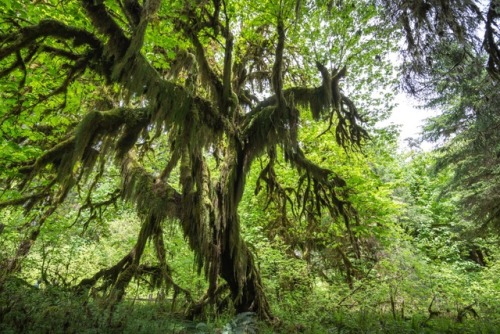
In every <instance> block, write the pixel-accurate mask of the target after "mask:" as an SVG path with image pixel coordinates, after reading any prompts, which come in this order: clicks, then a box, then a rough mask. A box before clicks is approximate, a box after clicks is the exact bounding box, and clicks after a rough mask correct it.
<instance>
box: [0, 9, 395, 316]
mask: <svg viewBox="0 0 500 334" xmlns="http://www.w3.org/2000/svg"><path fill="white" fill-rule="evenodd" d="M306 10H307V11H308V15H307V17H306V16H305V15H304V14H303V12H305V11H306ZM375 14H376V10H375V8H374V7H373V5H371V4H370V3H369V2H368V3H362V4H357V2H356V5H355V3H354V2H348V1H346V2H343V3H339V4H337V5H336V4H334V3H333V2H328V3H323V2H321V1H318V2H301V1H279V2H271V3H262V4H261V3H251V4H249V3H246V2H237V1H231V2H229V1H219V0H214V1H212V2H210V1H204V2H197V1H173V2H165V1H163V2H162V1H159V0H146V1H144V2H143V3H140V2H138V1H136V0H124V1H92V0H81V1H73V2H69V3H65V4H63V3H59V2H52V1H42V2H40V3H38V4H36V5H35V4H31V3H30V2H27V1H20V2H11V1H7V2H6V11H5V14H2V22H3V23H2V25H1V34H0V43H1V44H0V62H1V65H2V68H1V70H0V78H1V82H0V85H1V86H2V91H3V93H2V99H1V103H2V107H1V110H2V114H1V115H0V117H1V123H0V124H1V131H2V132H1V139H2V142H1V143H0V144H1V145H2V147H3V148H5V150H2V152H5V153H2V154H3V155H4V156H3V158H4V159H3V160H2V163H1V165H0V173H1V177H2V179H1V182H2V184H3V185H4V186H5V188H6V191H5V192H4V193H3V198H2V200H3V201H2V202H0V208H5V207H8V206H23V207H24V208H25V209H26V211H27V213H26V222H27V223H26V225H25V226H24V229H23V230H24V231H27V232H26V233H27V236H26V238H25V239H24V240H23V241H22V242H21V243H20V245H19V247H18V249H17V251H16V254H15V255H14V256H13V257H11V258H9V259H5V261H4V264H3V265H2V266H3V268H4V269H3V272H4V274H6V275H9V274H11V273H14V272H16V271H17V270H19V266H20V261H21V260H22V258H23V257H25V256H26V255H27V254H28V252H29V250H30V248H31V246H32V244H33V243H34V242H35V241H36V239H37V237H38V235H39V234H40V233H41V229H42V226H43V225H44V223H45V222H46V221H47V219H48V218H49V217H50V216H51V215H52V214H53V213H54V212H55V211H56V210H57V209H58V207H59V206H61V205H62V204H63V203H64V202H65V200H67V198H68V196H70V194H72V192H73V193H74V192H77V193H78V195H79V196H80V198H81V204H80V207H79V210H80V211H86V210H87V211H88V212H89V216H90V217H92V216H94V215H95V214H96V212H98V211H99V210H100V209H101V208H103V207H106V206H108V205H112V204H113V203H115V202H116V201H118V200H120V199H121V200H124V201H126V202H129V203H131V204H133V205H134V206H135V208H136V211H137V212H138V214H139V215H140V217H141V218H142V221H143V222H142V227H141V230H140V233H139V235H138V237H137V242H136V244H135V246H134V247H133V248H132V250H131V251H130V252H129V253H128V254H126V255H125V256H124V257H123V258H122V260H121V261H119V262H118V263H116V264H115V265H114V266H112V267H110V268H105V269H102V270H100V271H99V272H97V273H96V274H95V275H93V276H92V277H90V278H87V279H84V280H82V281H81V282H80V283H79V285H78V287H79V288H80V289H86V288H90V287H91V286H96V285H98V284H99V282H100V286H99V287H98V290H99V291H102V292H106V293H108V296H109V297H110V301H111V302H114V301H119V300H121V299H122V297H123V294H124V292H125V288H126V287H127V285H128V283H129V282H130V280H131V279H132V277H133V276H134V275H136V274H139V273H141V272H143V269H144V267H142V266H141V263H140V260H141V255H142V254H143V251H144V248H145V245H146V243H147V241H148V240H151V241H152V242H153V244H154V247H155V250H156V255H157V260H158V263H159V265H158V268H157V269H158V270H159V272H161V274H162V275H161V276H162V279H163V280H164V283H166V284H170V285H173V286H174V290H175V291H176V292H185V293H186V294H187V295H188V293H187V292H186V291H184V290H183V289H182V288H181V287H179V286H177V285H176V284H175V282H173V280H172V278H171V276H170V271H171V268H170V267H169V265H168V263H167V261H166V258H165V255H164V253H165V246H164V240H163V227H164V224H165V223H166V222H170V221H177V222H179V224H180V225H181V226H182V229H183V232H184V235H185V237H186V239H187V240H188V242H189V245H190V247H191V248H192V249H193V251H194V253H195V256H196V259H197V264H198V267H199V270H200V271H201V270H203V271H204V273H205V275H206V277H207V279H208V282H209V288H208V292H207V297H206V299H204V300H203V301H202V302H200V304H198V305H196V306H195V307H193V309H195V310H196V309H199V307H201V306H202V305H203V304H204V303H205V302H207V301H208V302H211V303H216V302H217V301H218V300H219V297H220V296H221V294H222V293H223V292H224V291H226V290H229V294H230V296H231V299H232V302H233V303H234V306H235V308H236V311H238V312H242V311H249V310H251V311H255V312H257V313H258V314H259V315H260V316H262V317H264V318H270V317H271V313H270V309H269V305H268V302H267V299H266V296H265V294H264V292H263V288H262V284H261V279H260V275H259V271H258V268H257V267H256V265H255V262H254V258H253V256H252V253H251V252H250V250H249V249H248V247H247V245H246V243H245V242H244V240H243V239H242V237H241V234H240V216H239V214H238V207H239V204H240V201H241V198H242V194H243V190H244V188H245V179H246V176H247V174H248V172H249V170H250V168H251V166H252V163H253V162H254V161H255V159H256V158H257V157H261V156H267V165H266V166H264V168H263V169H262V171H261V172H260V176H259V181H260V182H264V183H265V184H267V190H268V191H270V192H271V193H273V195H274V196H276V197H277V198H280V199H281V200H282V201H285V202H286V201H289V200H291V197H290V195H289V194H287V193H286V192H281V191H279V189H282V188H281V187H280V185H279V184H278V183H276V178H275V175H274V165H275V163H276V155H277V154H278V153H279V152H281V154H283V156H284V158H285V161H286V162H287V163H288V164H289V165H290V166H292V167H293V168H294V169H295V170H297V172H298V173H299V179H298V184H299V185H300V186H299V187H298V191H297V192H295V196H296V198H295V200H294V201H295V204H296V205H298V207H297V211H296V212H298V213H300V215H309V216H311V217H312V216H315V215H316V216H319V215H321V214H324V213H325V209H326V210H327V212H328V214H330V215H331V216H332V218H333V219H334V220H335V221H343V222H344V223H345V224H348V222H349V221H350V220H351V219H354V218H355V217H356V210H355V209H354V208H353V207H352V205H351V203H350V202H349V200H348V197H347V192H346V191H345V186H346V185H345V182H344V180H343V179H342V178H341V177H340V176H338V175H337V174H336V173H334V172H333V171H331V170H329V169H326V168H324V167H322V166H320V165H318V164H315V163H313V162H312V161H311V160H309V159H308V158H307V157H306V155H305V154H304V152H303V149H302V147H301V143H300V141H299V140H298V133H299V131H300V128H301V116H302V114H303V113H304V112H307V111H310V112H311V113H312V115H313V117H314V119H315V120H316V121H318V120H323V121H328V127H327V128H326V130H325V131H332V132H333V133H334V135H335V139H336V142H337V144H338V145H340V146H342V147H344V148H345V149H349V148H352V147H359V146H360V145H361V144H362V143H363V142H364V141H365V140H366V139H367V138H368V133H367V132H366V130H364V129H363V128H362V127H361V126H360V122H361V120H362V117H361V115H360V112H358V110H357V108H356V107H355V104H354V102H353V101H352V100H351V99H350V98H349V97H348V96H347V95H346V94H345V92H344V91H343V90H341V88H340V85H341V83H340V82H341V80H342V79H344V78H346V76H347V68H346V66H345V65H346V64H349V63H351V62H354V61H358V62H361V61H362V60H366V59H373V57H374V56H375V55H379V59H380V55H381V54H382V55H383V50H384V48H386V45H387V40H388V39H387V37H388V34H386V33H384V32H383V31H379V36H380V37H379V39H378V40H377V39H376V38H375V37H370V38H367V39H365V40H362V39H361V35H362V29H361V28H363V29H366V32H367V34H372V32H373V30H374V29H373V27H376V26H377V22H374V20H373V17H374V16H375ZM47 17H48V18H47ZM370 20H371V21H370ZM333 28H336V29H338V31H339V34H338V35H334V36H333V37H331V36H330V31H328V29H333ZM323 30H326V31H323ZM310 35H311V38H307V37H308V36H310ZM364 46H370V48H364ZM311 64H313V65H311ZM334 65H336V66H334ZM364 66H365V68H367V67H369V66H371V65H367V64H365V65H364ZM357 71H359V70H356V69H354V71H353V73H354V74H357V73H358V72H357ZM370 71H371V72H372V73H373V69H371V70H370ZM318 78H320V79H318ZM315 84H316V86H314V85H315ZM360 91H362V89H360ZM111 157H112V158H111ZM112 163H114V164H115V165H116V166H118V167H119V168H120V175H119V178H120V179H121V181H120V184H119V185H117V186H116V189H115V190H113V191H110V192H109V194H108V196H107V197H106V198H105V199H103V200H100V201H97V200H96V199H95V198H94V197H93V191H94V190H95V189H96V188H97V187H98V186H99V184H100V180H101V178H102V177H103V176H105V175H109V169H110V165H111V164H112ZM176 178H178V181H179V184H178V185H176V184H175V182H176ZM219 278H222V279H223V280H224V281H225V282H226V284H227V285H225V284H220V282H219Z"/></svg>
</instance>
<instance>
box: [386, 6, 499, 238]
mask: <svg viewBox="0 0 500 334" xmlns="http://www.w3.org/2000/svg"><path fill="white" fill-rule="evenodd" d="M382 3H385V4H386V5H387V8H388V12H389V14H390V15H389V16H390V17H391V18H392V19H393V22H395V23H397V24H399V25H400V26H401V28H402V32H403V35H404V37H405V41H406V44H405V46H404V47H403V50H402V51H403V55H404V56H405V59H404V65H403V68H404V70H405V73H406V74H405V77H404V84H405V87H406V88H407V90H408V91H409V92H410V93H412V94H414V95H417V96H419V97H420V98H422V99H423V101H424V103H425V104H426V106H427V107H430V108H436V109H437V108H439V109H440V110H441V111H442V113H441V114H440V115H439V116H437V117H434V118H432V119H430V120H429V122H428V123H427V126H426V128H425V129H424V138H425V139H427V140H431V141H434V142H437V143H440V144H441V148H440V151H441V158H440V159H438V164H437V166H438V168H441V169H442V168H445V167H447V166H449V167H452V168H453V169H454V170H455V176H454V178H453V179H452V181H451V182H450V184H449V185H448V187H447V189H445V191H454V192H455V193H456V194H457V195H458V196H459V197H461V202H462V204H463V210H462V213H463V215H464V216H466V217H468V218H471V219H472V220H475V221H477V222H479V224H480V227H482V228H483V230H484V228H485V227H487V226H488V225H491V224H490V223H492V222H493V223H495V225H497V223H498V221H499V219H498V218H499V217H500V216H499V214H500V210H499V207H498V196H497V193H498V186H499V182H498V181H499V176H498V168H497V166H498V147H497V138H498V131H497V129H498V126H499V122H498V113H497V110H496V109H497V105H498V101H499V95H498V89H497V87H496V86H497V85H498V81H499V68H500V57H499V55H500V51H499V47H498V41H499V37H500V31H499V30H498V22H499V19H500V14H499V10H498V3H497V1H489V2H481V1H470V0H450V1H424V2H411V1H404V0H403V1H397V2H386V1H382Z"/></svg>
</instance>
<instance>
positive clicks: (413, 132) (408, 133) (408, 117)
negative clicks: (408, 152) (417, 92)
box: [381, 92, 436, 150]
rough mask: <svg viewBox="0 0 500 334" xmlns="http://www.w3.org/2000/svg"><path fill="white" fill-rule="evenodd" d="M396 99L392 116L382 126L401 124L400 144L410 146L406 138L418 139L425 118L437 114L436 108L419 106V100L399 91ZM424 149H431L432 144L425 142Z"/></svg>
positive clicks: (403, 146) (422, 146) (402, 146)
mask: <svg viewBox="0 0 500 334" xmlns="http://www.w3.org/2000/svg"><path fill="white" fill-rule="evenodd" d="M395 101H396V103H397V107H396V108H394V109H393V111H392V115H391V117H389V119H387V120H385V121H384V122H382V123H381V126H386V125H390V124H395V125H399V126H400V136H399V146H400V148H401V149H405V148H408V144H407V141H406V140H405V139H406V138H415V139H417V138H418V137H419V135H420V132H421V131H422V126H423V124H424V120H425V119H426V118H428V117H431V116H433V115H435V114H436V111H435V110H428V109H422V108H418V107H417V106H418V104H419V103H418V101H416V100H415V99H413V98H411V97H410V96H408V95H406V94H405V93H402V92H401V93H399V94H398V95H396V98H395ZM421 148H422V149H423V150H431V149H432V144H431V143H428V142H424V143H422V145H421Z"/></svg>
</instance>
